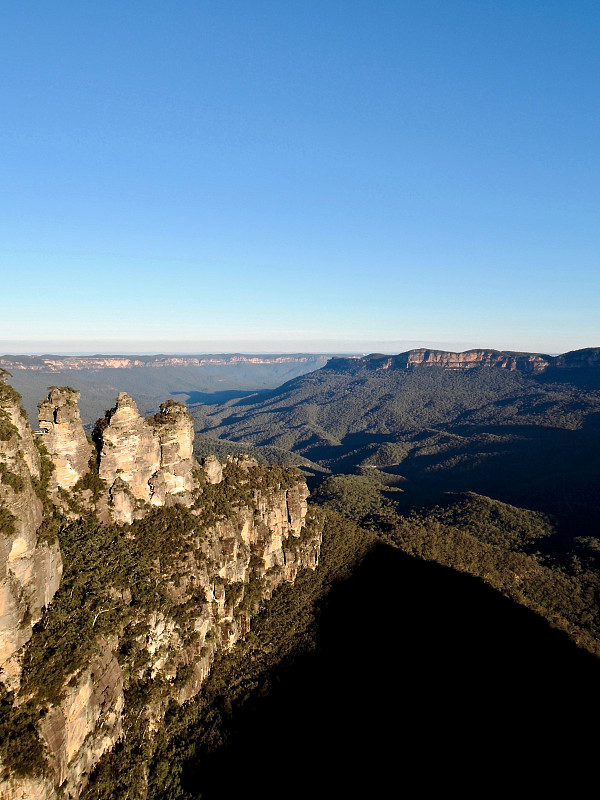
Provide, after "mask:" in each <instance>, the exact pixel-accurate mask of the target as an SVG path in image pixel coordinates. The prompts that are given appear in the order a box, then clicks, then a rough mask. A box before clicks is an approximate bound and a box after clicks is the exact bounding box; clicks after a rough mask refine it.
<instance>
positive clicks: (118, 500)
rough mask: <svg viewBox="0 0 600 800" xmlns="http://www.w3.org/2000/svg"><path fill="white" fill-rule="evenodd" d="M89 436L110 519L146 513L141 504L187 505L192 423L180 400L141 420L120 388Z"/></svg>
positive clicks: (190, 486) (125, 519)
mask: <svg viewBox="0 0 600 800" xmlns="http://www.w3.org/2000/svg"><path fill="white" fill-rule="evenodd" d="M95 438H96V443H97V447H98V457H99V476H100V479H101V480H103V481H104V482H105V484H106V486H107V488H108V493H109V506H108V508H109V513H110V515H111V517H112V519H114V521H115V522H120V523H130V522H132V520H133V519H134V518H139V517H140V516H143V515H144V514H145V513H147V506H162V505H165V504H167V505H168V504H172V503H181V504H183V505H188V506H189V505H191V502H192V491H193V488H194V475H193V471H194V464H195V462H194V459H193V457H192V448H193V442H194V426H193V421H192V418H191V417H190V415H189V414H188V412H187V411H186V409H185V406H184V405H183V404H182V403H176V402H174V401H172V400H170V401H168V402H166V403H163V404H162V405H161V407H160V412H159V413H158V414H156V415H155V416H154V417H153V418H151V419H150V420H147V419H145V418H144V417H142V416H141V415H140V413H139V411H138V409H137V406H136V404H135V402H134V400H133V399H132V398H131V397H130V396H129V395H128V394H126V393H125V392H121V393H120V394H119V396H118V397H117V403H116V406H115V407H114V408H113V409H111V410H110V411H108V412H107V414H106V417H105V419H104V420H102V421H101V423H100V424H98V425H97V426H96V431H95Z"/></svg>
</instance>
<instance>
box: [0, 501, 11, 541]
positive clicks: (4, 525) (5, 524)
mask: <svg viewBox="0 0 600 800" xmlns="http://www.w3.org/2000/svg"><path fill="white" fill-rule="evenodd" d="M0 534H2V536H14V534H15V517H14V515H13V514H11V513H10V511H9V510H8V509H7V508H3V507H2V506H0Z"/></svg>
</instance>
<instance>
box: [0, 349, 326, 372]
mask: <svg viewBox="0 0 600 800" xmlns="http://www.w3.org/2000/svg"><path fill="white" fill-rule="evenodd" d="M328 358H329V356H326V355H321V354H315V353H294V354H258V355H250V354H242V353H219V354H207V353H203V354H200V355H163V354H158V355H150V356H137V355H127V356H125V355H123V356H119V355H101V354H98V355H92V356H65V355H41V356H26V355H14V356H13V355H3V356H0V368H3V369H6V370H8V371H10V370H13V369H16V370H35V371H36V372H64V371H65V370H101V369H131V368H132V367H151V368H154V369H160V368H163V367H205V366H228V365H236V364H310V365H317V366H320V365H321V364H323V363H325V362H326V361H327V359H328Z"/></svg>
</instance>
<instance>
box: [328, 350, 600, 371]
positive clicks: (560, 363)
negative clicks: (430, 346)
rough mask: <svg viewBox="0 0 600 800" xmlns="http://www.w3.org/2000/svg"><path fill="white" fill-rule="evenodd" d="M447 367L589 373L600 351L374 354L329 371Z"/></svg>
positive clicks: (335, 362) (340, 362)
mask: <svg viewBox="0 0 600 800" xmlns="http://www.w3.org/2000/svg"><path fill="white" fill-rule="evenodd" d="M422 366H424V367H444V368H445V369H475V368H477V367H498V368H500V369H507V370H510V371H515V370H516V371H518V372H533V373H540V372H545V371H546V370H548V369H589V368H594V369H595V368H598V367H600V347H588V348H585V349H583V350H572V351H571V352H569V353H564V354H563V355H558V356H548V355H543V354H540V353H517V352H512V351H503V350H486V349H481V350H477V349H476V350H466V351H465V352H463V353H452V352H449V351H446V350H427V349H425V348H420V349H418V350H408V351H407V352H405V353H400V354H399V355H396V356H389V355H382V354H380V353H373V354H371V355H368V356H363V357H362V358H334V359H332V360H331V361H330V362H329V364H328V367H329V368H330V369H335V370H337V371H340V372H345V371H350V372H356V371H357V369H362V368H365V369H372V370H376V369H414V368H415V367H422Z"/></svg>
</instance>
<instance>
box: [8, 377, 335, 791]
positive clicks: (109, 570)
mask: <svg viewBox="0 0 600 800" xmlns="http://www.w3.org/2000/svg"><path fill="white" fill-rule="evenodd" d="M76 401H77V398H76V396H75V395H74V394H68V393H66V392H65V391H64V390H62V391H60V390H52V391H51V392H50V394H49V396H48V398H47V400H46V401H44V403H43V404H42V405H41V408H40V416H42V415H43V417H44V421H45V422H47V423H48V425H47V426H45V427H48V433H45V434H42V436H44V437H49V438H48V439H47V441H49V443H51V444H52V460H53V461H54V462H55V464H56V465H57V470H58V467H59V466H62V467H63V468H64V471H63V473H62V474H63V476H64V477H63V478H61V481H62V480H66V481H72V479H73V475H72V470H75V472H76V473H77V474H79V471H80V470H83V457H84V456H85V455H87V453H88V452H89V451H88V448H89V445H88V443H87V440H86V441H85V445H84V442H83V439H82V438H81V437H80V436H79V435H74V436H73V442H74V450H75V454H74V455H73V456H72V457H71V454H70V453H69V452H68V448H67V447H66V439H67V436H66V433H65V431H66V429H65V430H60V429H59V430H58V431H57V432H54V431H55V430H56V426H59V425H65V426H70V428H71V430H75V429H77V430H78V422H77V420H78V415H77V413H76ZM42 409H43V410H42ZM10 414H11V416H10V419H11V420H12V419H13V418H15V415H16V414H18V415H19V419H18V420H17V423H18V425H19V426H20V427H19V428H18V430H20V431H21V433H18V432H17V425H16V423H12V422H11V423H10V425H11V426H12V427H10V428H7V430H8V431H9V433H10V436H9V437H8V438H7V439H0V453H1V454H2V464H7V465H8V467H10V471H11V474H12V473H13V470H14V475H17V476H18V477H20V478H22V481H23V486H24V487H25V488H24V489H20V490H19V491H15V490H14V488H11V486H10V485H9V484H10V480H12V479H9V482H8V483H7V481H6V480H3V481H2V483H0V504H1V507H2V508H3V510H6V509H10V513H11V514H12V517H11V518H10V520H9V522H11V524H12V525H13V526H14V533H11V536H6V535H4V536H2V537H0V564H6V571H7V576H8V577H7V580H6V581H5V584H6V586H7V587H8V588H7V590H6V591H7V592H8V594H7V597H9V598H12V603H13V605H12V606H10V602H8V601H5V606H6V608H7V609H8V612H7V614H5V618H6V619H5V627H6V628H7V631H8V633H7V634H6V635H5V637H4V640H3V641H4V642H5V651H6V653H7V654H8V655H7V662H6V663H8V662H9V661H10V660H11V657H12V663H14V664H17V665H18V667H19V669H20V668H21V666H23V675H22V682H21V688H20V691H19V694H17V695H15V702H16V704H17V706H18V709H19V713H23V714H29V715H30V716H33V717H36V718H37V720H38V721H37V725H36V728H37V739H36V738H35V734H33V733H32V734H31V736H33V740H32V742H30V745H28V746H31V747H32V748H34V746H37V747H38V749H39V752H40V753H42V754H43V759H44V761H45V766H44V767H43V768H38V769H36V770H34V772H33V774H26V775H19V774H17V773H16V772H15V771H14V769H13V768H12V767H11V763H10V758H9V759H8V760H7V763H5V764H3V765H0V795H1V796H2V797H5V796H6V797H7V798H9V800H16V798H19V800H24V798H26V797H33V798H39V800H58V797H59V796H60V797H68V798H77V797H79V796H80V794H81V792H82V790H83V789H84V787H85V785H86V783H87V781H88V779H89V776H90V773H91V772H92V771H93V769H94V767H95V766H96V765H97V764H98V762H99V761H100V760H101V758H102V756H103V754H105V753H107V752H108V751H109V750H110V749H111V748H113V747H114V746H115V745H116V744H117V742H119V741H121V740H123V738H124V737H127V736H128V735H131V732H132V731H136V732H139V731H140V730H143V731H144V734H143V735H144V737H145V741H147V743H148V748H149V749H148V752H149V753H151V751H152V741H153V737H154V736H155V733H156V731H157V730H158V729H159V728H160V725H161V720H162V718H163V716H164V714H165V711H166V709H167V706H168V704H169V702H172V701H175V702H176V703H183V702H186V701H188V700H190V699H191V698H193V697H194V695H195V694H197V692H198V691H199V689H200V687H201V686H202V684H203V682H204V680H205V679H206V677H207V675H208V674H209V671H210V669H211V665H212V663H213V661H214V658H215V656H216V654H217V653H218V652H220V651H222V650H227V649H228V648H231V647H232V646H233V645H234V644H235V642H236V641H238V639H239V638H240V637H241V636H244V635H245V634H246V633H247V632H248V631H249V630H250V626H251V620H252V616H253V615H254V614H255V613H256V611H257V610H258V609H259V607H261V605H262V604H263V602H264V601H266V600H268V598H270V596H271V594H272V592H273V591H274V589H275V588H276V587H277V586H278V585H279V584H281V583H282V582H283V581H293V580H294V579H295V578H296V575H297V573H298V570H299V569H302V568H310V569H314V568H315V567H316V566H317V563H318V557H319V549H320V543H321V532H320V530H319V527H318V525H317V524H316V523H315V522H314V521H311V522H310V524H307V496H308V490H307V487H306V483H305V482H304V480H303V478H302V477H301V475H300V474H299V473H296V472H295V471H293V470H286V469H283V468H268V467H259V466H258V464H257V463H256V461H254V460H253V459H250V458H247V457H239V458H232V459H229V460H228V461H227V462H225V463H223V464H221V463H220V462H219V461H218V460H217V459H215V458H214V457H209V458H208V459H206V460H205V462H204V464H203V465H202V466H200V465H198V464H197V463H196V462H195V460H194V458H193V456H192V439H193V430H192V427H191V421H190V419H189V415H188V414H187V412H186V410H185V408H184V407H183V406H181V405H180V404H178V403H173V402H168V403H166V404H163V406H161V410H160V412H159V413H158V414H157V415H156V416H155V417H154V418H152V419H150V420H145V419H143V418H142V417H140V415H139V413H138V412H137V408H136V407H135V403H134V402H133V400H132V399H131V398H130V397H128V396H127V395H124V394H120V395H119V397H118V399H117V404H116V406H115V408H114V409H112V411H110V412H109V413H108V414H107V417H106V419H105V420H104V422H103V423H102V425H100V426H98V427H97V442H98V444H99V475H100V479H101V480H102V481H104V484H100V487H101V488H100V489H99V490H98V491H97V492H96V495H95V497H94V499H93V500H91V499H90V496H91V490H89V489H81V486H82V484H81V483H78V482H79V478H78V481H77V482H75V483H73V484H72V486H73V487H77V486H79V488H77V490H76V491H75V492H73V491H72V490H71V493H70V494H69V496H68V497H67V490H66V489H65V488H64V486H65V484H64V483H60V482H59V480H58V478H57V479H56V480H55V483H54V484H52V485H53V486H55V487H56V488H57V489H58V488H61V489H62V490H63V491H62V494H61V493H58V495H57V493H56V492H55V493H54V495H53V494H52V492H50V497H51V498H52V497H54V500H55V502H56V503H57V507H58V509H59V510H58V511H57V513H59V514H60V515H61V517H60V519H61V520H62V522H61V524H62V526H63V533H62V536H63V538H62V539H61V541H62V542H63V548H64V555H65V564H66V568H65V574H64V576H63V578H64V579H63V583H62V585H61V587H60V590H59V591H58V593H57V594H56V597H55V600H54V603H51V602H50V601H51V600H52V596H53V595H54V594H55V592H56V590H57V588H58V585H59V582H60V579H61V573H62V561H61V556H60V552H59V551H58V547H57V546H56V545H54V546H50V545H46V544H43V543H40V542H39V541H38V540H37V539H36V531H37V530H38V529H39V528H40V525H41V523H42V516H43V509H42V503H41V501H40V500H39V499H38V498H37V495H36V494H35V491H34V488H33V483H32V481H33V480H35V477H33V478H32V476H36V475H37V476H40V477H41V475H42V472H43V469H42V467H43V464H42V462H41V461H40V456H39V453H38V450H37V447H36V446H35V444H34V439H33V434H32V432H31V430H30V429H29V428H28V426H27V423H26V421H25V419H24V417H23V415H21V414H20V411H19V409H18V404H16V405H14V404H13V406H11V409H10ZM50 423H51V424H52V425H53V426H54V428H51V427H50ZM2 430H3V429H2ZM21 434H22V435H21ZM17 437H19V438H17ZM26 458H27V459H28V461H27V460H26ZM86 475H87V477H88V478H89V474H88V473H83V476H82V477H86ZM0 477H1V476H0ZM13 482H14V481H13ZM19 486H20V484H19ZM7 487H8V488H7ZM86 492H87V494H86ZM69 497H70V498H71V500H69ZM119 497H121V499H123V498H124V499H125V500H126V501H127V503H122V504H121V505H119V500H118V498H119ZM65 498H67V499H65ZM84 501H86V502H87V505H86V502H84ZM47 504H48V503H47ZM65 504H66V505H65ZM67 506H68V507H69V509H70V510H69V514H68V516H67V515H65V511H66V507H67ZM74 509H75V510H74ZM76 509H80V511H79V512H77V513H76ZM95 510H96V511H100V512H101V513H102V512H103V513H105V517H104V524H101V522H100V521H99V520H98V519H96V518H95V516H94V514H93V513H92V512H94V511H95ZM46 513H48V511H46ZM78 513H79V515H80V516H81V515H83V517H81V519H77V518H76V517H77V514H78ZM7 519H8V518H7ZM69 519H70V521H69ZM13 520H14V521H13ZM113 521H114V522H116V523H119V524H118V525H116V526H115V525H114V524H112V522H113ZM125 523H132V524H127V525H125ZM2 548H4V549H2ZM94 559H95V560H94ZM3 585H4V584H3ZM24 598H25V599H24ZM9 606H10V608H9ZM43 606H49V608H48V610H47V611H46V613H45V615H44V617H43V620H42V623H41V627H39V630H37V629H36V632H35V634H34V635H33V638H31V635H32V628H31V622H32V621H34V620H35V619H36V618H39V617H40V615H41V611H42V607H43ZM30 638H31V641H30V642H29V644H28V645H27V646H25V645H26V642H27V641H28V639H30ZM74 648H75V650H74ZM77 648H79V649H77ZM82 653H83V654H84V655H81V654H82ZM78 654H79V655H80V656H81V657H77V656H78ZM4 677H5V680H6V679H7V678H10V675H9V674H8V672H5V673H4ZM10 685H11V688H13V689H17V682H15V681H13V682H12V683H11V684H10ZM28 735H29V734H28ZM28 741H29V740H28ZM36 743H37V744H36ZM40 745H43V747H41V748H40ZM40 758H42V756H40Z"/></svg>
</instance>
